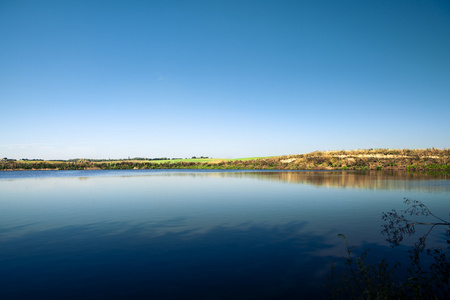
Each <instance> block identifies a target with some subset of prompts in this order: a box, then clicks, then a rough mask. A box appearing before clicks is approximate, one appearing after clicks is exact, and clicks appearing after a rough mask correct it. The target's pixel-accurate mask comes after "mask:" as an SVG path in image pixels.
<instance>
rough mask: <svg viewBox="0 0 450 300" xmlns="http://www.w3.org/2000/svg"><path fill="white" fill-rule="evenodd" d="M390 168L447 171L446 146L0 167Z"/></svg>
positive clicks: (7, 166)
mask: <svg viewBox="0 0 450 300" xmlns="http://www.w3.org/2000/svg"><path fill="white" fill-rule="evenodd" d="M124 169H125V170H129V169H217V170H393V171H401V170H405V171H443V172H450V149H444V150H441V149H434V148H432V149H413V150H409V149H403V150H396V149H369V150H342V151H316V152H311V153H307V154H301V155H284V156H271V157H252V158H241V159H213V158H204V157H202V158H192V159H173V160H169V159H166V160H163V159H158V160H145V159H139V160H138V159H134V160H133V159H127V160H89V159H77V160H67V161H63V160H61V161H44V160H5V159H3V160H1V161H0V171H16V170H124Z"/></svg>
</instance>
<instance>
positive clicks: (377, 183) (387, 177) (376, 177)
mask: <svg viewBox="0 0 450 300" xmlns="http://www.w3.org/2000/svg"><path fill="white" fill-rule="evenodd" d="M161 175H164V176H190V177H229V178H236V177H239V178H256V179H259V180H268V181H279V182H287V183H293V184H308V185H313V186H317V187H328V188H356V189H370V190H411V189H413V190H432V191H449V189H450V185H448V184H439V182H440V181H445V182H447V181H448V176H446V175H442V176H431V175H428V174H424V173H421V174H417V173H416V174H411V173H407V172H379V171H360V172H358V171H357V172H352V171H329V172H328V171H301V172H289V171H287V172H276V171H275V172H257V171H250V172H214V173H208V172H205V173H203V172H199V173H189V172H187V173H170V172H169V173H165V174H161ZM430 181H434V182H436V183H438V184H437V185H430Z"/></svg>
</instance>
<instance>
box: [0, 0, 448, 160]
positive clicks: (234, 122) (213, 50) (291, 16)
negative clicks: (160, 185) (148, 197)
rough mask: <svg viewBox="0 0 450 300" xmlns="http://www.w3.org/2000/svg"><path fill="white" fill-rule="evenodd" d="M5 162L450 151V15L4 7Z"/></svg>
mask: <svg viewBox="0 0 450 300" xmlns="http://www.w3.org/2000/svg"><path fill="white" fill-rule="evenodd" d="M0 105H1V107H0V112H1V117H0V156H1V157H8V158H17V159H20V158H44V159H67V158H124V157H128V156H131V157H137V156H140V157H161V156H167V157H191V156H193V155H196V156H200V155H204V156H211V157H248V156H266V155H282V154H300V153H305V152H310V151H314V150H341V149H358V148H364V149H366V148H429V147H435V148H449V147H450V113H449V112H450V1H447V0H444V1H412V0H405V1H392V0H388V1H356V0H354V1H262V0H255V1H245V0H239V1H232V0H226V1H187V0H186V1H171V0H164V1H163V0H161V1H111V0H108V1H82V0H76V1H64V0H56V1H21V0H10V1H5V0H0Z"/></svg>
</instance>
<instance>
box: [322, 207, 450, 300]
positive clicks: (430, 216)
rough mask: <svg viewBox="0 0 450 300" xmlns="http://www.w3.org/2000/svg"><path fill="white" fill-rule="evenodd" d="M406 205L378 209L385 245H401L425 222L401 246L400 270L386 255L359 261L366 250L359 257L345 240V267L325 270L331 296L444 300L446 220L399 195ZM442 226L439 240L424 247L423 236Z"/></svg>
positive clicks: (449, 249) (449, 268)
mask: <svg viewBox="0 0 450 300" xmlns="http://www.w3.org/2000/svg"><path fill="white" fill-rule="evenodd" d="M404 203H405V204H406V205H408V206H409V207H408V208H407V209H405V210H401V211H399V212H397V211H396V210H395V209H393V210H391V211H390V212H383V214H382V219H383V221H384V222H385V224H384V225H383V228H384V229H383V230H382V234H384V235H386V236H387V238H386V241H387V242H389V244H390V245H391V247H393V248H394V247H397V246H399V245H401V242H402V241H403V240H404V238H405V237H407V236H413V235H414V234H415V233H416V227H417V226H427V227H428V228H427V230H426V233H425V234H423V235H422V236H421V237H419V238H418V239H417V241H416V242H415V243H414V244H413V246H412V247H411V248H410V249H409V250H407V253H408V255H409V263H408V266H406V268H401V267H402V266H401V264H400V263H399V262H397V263H395V264H394V265H393V266H392V265H389V263H388V262H387V259H382V260H381V262H378V263H375V264H369V263H367V262H366V261H365V259H366V256H367V254H368V251H369V250H365V251H363V252H362V254H360V255H356V254H355V248H356V247H351V246H350V245H349V244H348V241H347V239H346V238H345V236H344V235H342V234H340V235H339V236H340V237H343V238H344V240H345V243H346V246H347V257H346V258H345V269H344V271H343V272H342V274H340V275H339V276H336V274H335V273H336V271H335V269H334V265H332V270H331V278H330V279H331V280H330V294H329V297H330V298H331V299H336V298H337V299H450V287H449V278H450V260H449V256H450V246H449V245H450V222H448V221H446V220H444V219H442V218H440V217H438V216H436V215H435V214H434V213H433V212H432V211H431V210H430V209H429V208H428V207H427V206H426V205H425V204H423V203H421V202H420V201H417V200H410V199H405V201H404ZM436 227H440V228H444V238H440V239H439V240H438V242H437V243H436V244H433V246H431V247H427V243H426V242H427V238H428V237H429V236H430V233H431V232H432V231H433V229H434V228H436ZM402 271H403V272H405V271H406V274H407V275H406V277H405V276H402V277H403V278H402V279H400V280H399V279H398V278H399V276H398V273H400V274H401V273H402Z"/></svg>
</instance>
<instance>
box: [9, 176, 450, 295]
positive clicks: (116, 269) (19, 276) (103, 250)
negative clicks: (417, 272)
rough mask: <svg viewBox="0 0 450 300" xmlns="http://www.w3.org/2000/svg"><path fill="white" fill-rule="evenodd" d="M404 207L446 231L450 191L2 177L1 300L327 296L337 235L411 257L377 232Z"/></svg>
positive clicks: (447, 184)
mask: <svg viewBox="0 0 450 300" xmlns="http://www.w3.org/2000/svg"><path fill="white" fill-rule="evenodd" d="M405 197H406V198H411V199H416V200H420V201H422V202H423V203H425V204H426V205H427V206H428V208H430V210H432V211H433V212H435V213H436V214H437V215H439V216H440V217H442V218H445V219H448V216H449V210H450V180H448V179H447V178H445V177H432V176H427V175H417V174H415V175H410V174H409V175H408V174H393V173H382V172H366V173H363V172H340V171H338V172H325V171H323V172H320V171H316V172H307V171H298V172H279V171H274V172H270V171H269V172H262V171H252V172H249V171H190V170H187V171H186V170H181V171H173V170H170V171H169V170H92V171H89V170H86V171H14V172H0V298H1V299H115V298H116V299H180V298H183V299H185V298H191V299H300V298H302V297H303V298H317V297H322V296H325V295H326V285H327V278H328V276H329V273H330V265H331V262H332V261H333V260H334V261H339V260H340V259H341V258H342V257H343V256H345V255H346V249H345V244H344V241H343V239H341V238H338V234H339V233H343V234H345V236H346V237H347V239H348V241H349V243H350V244H352V245H356V246H359V248H361V249H363V248H370V249H371V255H372V257H373V259H374V260H376V259H377V258H381V257H390V258H391V259H394V258H396V259H398V260H402V258H404V257H405V255H404V250H405V249H399V248H395V249H392V248H390V247H389V244H388V243H387V242H386V236H384V235H382V234H381V231H382V225H383V220H382V219H381V214H382V212H387V211H390V210H391V209H397V210H401V209H406V208H407V207H406V206H405V204H404V203H403V198H405ZM442 238H443V232H442V231H440V230H439V229H437V230H433V231H432V233H431V234H430V236H429V237H428V240H429V243H439V242H440V241H441V240H442ZM404 242H405V243H404V247H408V246H409V245H412V244H413V243H414V239H410V240H408V239H405V241H404Z"/></svg>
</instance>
